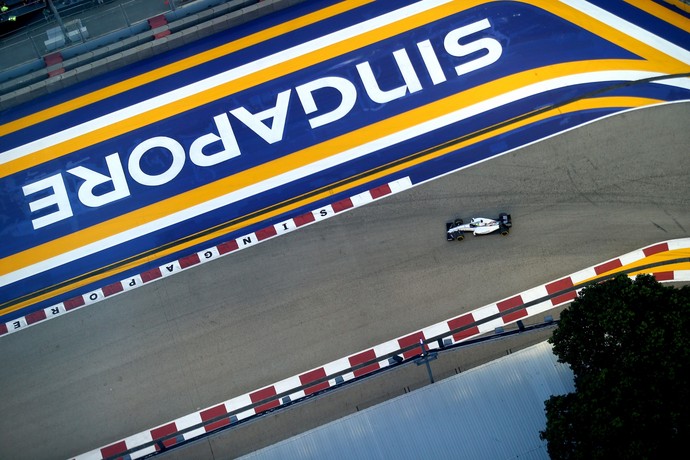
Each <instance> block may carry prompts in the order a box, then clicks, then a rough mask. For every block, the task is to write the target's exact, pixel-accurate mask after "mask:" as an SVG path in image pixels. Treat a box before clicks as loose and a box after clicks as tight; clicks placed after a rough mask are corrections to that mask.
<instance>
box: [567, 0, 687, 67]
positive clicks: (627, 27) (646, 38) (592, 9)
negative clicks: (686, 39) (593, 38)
mask: <svg viewBox="0 0 690 460" xmlns="http://www.w3.org/2000/svg"><path fill="white" fill-rule="evenodd" d="M561 3H565V4H566V5H568V6H570V7H572V8H575V9H576V10H578V11H581V12H582V13H585V14H586V15H588V16H591V17H593V18H594V19H597V20H599V21H601V22H603V23H604V24H606V25H608V26H611V27H613V28H614V29H617V30H619V31H621V32H623V33H624V34H626V35H628V36H630V37H632V38H634V39H636V40H639V41H641V42H642V43H644V44H646V45H649V46H651V47H652V48H656V49H657V50H659V51H661V52H662V53H664V54H667V55H668V56H671V57H673V58H674V59H677V60H679V61H681V62H683V63H685V64H690V51H688V50H686V49H683V48H681V47H680V46H678V45H674V44H673V43H671V42H669V41H668V40H665V39H663V38H661V37H659V36H658V35H655V34H653V33H651V32H649V31H647V30H645V29H643V28H641V27H639V26H636V25H635V24H633V23H631V22H628V21H626V20H625V19H622V18H619V17H618V16H616V15H614V14H612V13H609V12H608V11H606V10H604V9H602V8H599V7H598V6H596V5H592V4H591V3H589V2H586V1H585V0H561Z"/></svg>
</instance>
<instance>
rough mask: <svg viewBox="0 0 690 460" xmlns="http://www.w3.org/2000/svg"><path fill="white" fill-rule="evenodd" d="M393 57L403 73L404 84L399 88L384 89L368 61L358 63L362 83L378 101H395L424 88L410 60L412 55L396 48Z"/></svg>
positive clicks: (379, 102) (370, 95)
mask: <svg viewBox="0 0 690 460" xmlns="http://www.w3.org/2000/svg"><path fill="white" fill-rule="evenodd" d="M393 57H394V58H395V63H396V64H397V65H398V69H399V70H400V73H401V74H402V77H403V80H404V82H405V84H404V85H402V86H398V87H397V88H393V89H389V90H387V91H384V90H382V89H381V87H380V86H379V84H378V82H377V81H376V77H375V76H374V72H373V70H372V69H371V65H370V64H369V63H368V62H363V63H361V64H357V66H356V67H357V72H359V76H360V78H361V79H362V84H363V85H364V89H365V90H366V92H367V95H368V96H369V98H370V99H371V100H372V101H374V102H376V103H378V104H385V103H386V102H390V101H393V100H395V99H400V98H401V97H403V96H405V94H407V92H408V91H409V92H410V93H415V92H417V91H421V90H422V84H421V83H420V82H419V78H418V77H417V72H415V70H414V67H413V66H412V62H411V61H410V56H409V55H408V54H407V51H405V49H404V48H403V49H400V50H396V51H394V52H393Z"/></svg>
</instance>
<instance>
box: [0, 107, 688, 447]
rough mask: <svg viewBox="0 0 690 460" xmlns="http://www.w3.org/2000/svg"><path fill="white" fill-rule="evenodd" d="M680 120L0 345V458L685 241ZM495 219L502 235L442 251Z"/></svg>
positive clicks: (513, 161)
mask: <svg viewBox="0 0 690 460" xmlns="http://www.w3.org/2000/svg"><path fill="white" fill-rule="evenodd" d="M688 115H690V104H687V103H686V104H674V105H669V106H665V107H656V108H649V109H645V110H641V111H636V112H632V113H628V114H623V115H619V116H616V117H613V118H609V119H607V120H604V121H601V122H598V123H596V124H593V125H590V126H588V127H585V128H581V129H578V130H575V131H571V132H569V133H566V134H563V135H561V136H558V137H555V138H553V139H550V140H547V141H544V142H541V143H538V144H536V145H533V146H531V147H529V148H526V149H522V150H519V151H516V152H513V153H510V154H507V155H504V156H502V157H500V158H498V159H495V160H492V161H488V162H486V163H483V164H481V165H477V166H475V167H472V168H469V169H467V170H464V171H461V172H458V173H455V174H452V175H449V176H446V177H444V178H441V179H438V180H436V181H433V182H431V183H428V184H425V185H423V186H420V187H417V188H415V189H412V190H410V191H407V192H404V193H401V194H398V195H395V196H393V197H389V198H386V199H384V200H381V201H379V202H377V203H373V204H371V205H368V206H365V207H363V208H357V209H355V210H353V211H351V212H348V213H346V214H343V215H340V216H338V217H334V218H332V219H329V220H327V221H324V222H321V223H319V224H316V225H313V226H310V227H307V228H305V229H302V230H299V231H297V232H294V233H292V234H289V235H285V236H281V237H279V238H277V239H274V240H271V241H268V242H265V243H262V244H260V245H258V246H256V247H253V248H251V249H247V250H244V251H240V252H238V253H237V254H233V255H231V256H228V257H225V258H222V259H219V260H217V261H215V262H212V263H208V264H204V265H203V266H200V267H198V268H195V269H192V270H188V271H185V272H183V273H180V274H178V275H175V276H173V277H171V278H169V279H165V280H162V281H159V282H156V283H154V284H152V285H151V286H147V287H142V288H139V289H137V290H135V291H132V292H130V293H127V294H124V295H120V296H117V297H115V298H112V299H111V300H108V301H104V302H100V303H98V304H96V305H93V306H89V307H86V308H84V309H81V310H78V311H76V312H74V313H71V314H69V315H66V316H63V317H59V318H57V319H53V320H50V321H47V322H45V323H44V324H40V325H37V326H35V327H32V328H30V329H28V330H26V331H24V332H22V333H17V334H12V335H10V336H7V337H3V338H2V339H0V369H2V372H0V388H1V389H2V392H3V397H2V399H0V458H13V459H22V458H27V459H43V458H66V457H69V456H72V455H76V454H80V453H83V452H86V451H88V450H91V449H94V448H97V447H100V446H102V445H105V444H107V443H110V442H113V441H117V440H119V439H120V438H123V437H125V436H128V435H131V434H134V433H137V432H139V431H142V430H145V429H148V428H151V427H153V426H156V425H158V424H161V423H165V422H167V421H170V420H172V419H175V418H177V417H180V416H182V415H185V414H187V413H190V412H194V411H196V410H198V409H200V408H204V407H208V406H211V405H213V404H216V403H219V402H222V401H224V400H226V399H229V398H231V397H233V396H237V395H240V394H244V393H246V392H249V391H252V390H255V389H258V388H260V387H262V386H265V385H269V384H272V383H274V382H276V381H278V380H281V379H283V378H286V377H289V376H292V375H295V374H298V373H300V372H303V371H306V370H309V369H312V368H314V367H318V366H320V365H322V364H324V363H327V362H330V361H332V360H335V359H338V358H340V357H343V356H347V355H349V354H352V353H355V352H358V351H360V350H363V349H366V348H368V347H371V346H373V345H375V344H378V343H381V342H384V341H386V340H389V339H391V338H395V337H398V336H401V335H404V334H407V333H409V332H412V331H415V330H417V329H419V328H421V327H424V326H426V325H429V324H433V323H436V322H438V321H442V320H445V319H447V318H450V317H453V316H456V315H458V314H461V313H462V312H464V311H468V310H472V309H474V308H477V307H480V306H483V305H485V304H488V303H491V302H493V301H496V300H499V299H502V298H505V297H507V296H510V295H512V294H514V293H516V292H520V291H522V290H525V289H528V288H530V287H533V286H536V285H539V284H542V283H545V282H548V281H551V280H554V279H557V278H558V277H561V276H564V275H567V274H569V273H572V272H574V271H577V270H579V269H581V268H584V267H587V266H591V265H594V264H596V263H598V262H601V261H603V260H606V259H609V258H612V257H616V256H618V255H620V254H623V253H626V252H628V251H631V250H634V249H637V248H639V247H642V246H645V245H648V244H652V243H654V242H657V241H659V240H665V239H671V238H678V237H687V236H689V233H690V198H689V196H688V193H687V191H688V188H687V179H688V177H690V163H689V162H688V161H687V146H688V145H690V133H689V132H688V130H687V129H686V126H685V124H686V123H685V120H687V119H688ZM500 210H507V211H509V212H511V213H512V214H513V219H514V227H513V229H512V231H511V235H510V236H509V237H508V238H501V237H484V238H476V239H475V238H470V239H466V240H465V241H464V242H462V243H452V244H451V243H448V242H446V241H445V238H444V236H443V223H444V222H445V220H446V219H448V218H451V217H454V216H456V215H461V216H469V215H473V214H475V213H481V214H485V213H486V214H490V213H494V212H497V211H500ZM257 447H258V446H257Z"/></svg>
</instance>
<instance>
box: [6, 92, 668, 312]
mask: <svg viewBox="0 0 690 460" xmlns="http://www.w3.org/2000/svg"><path fill="white" fill-rule="evenodd" d="M659 102H661V101H659V100H656V99H647V98H638V97H600V98H594V99H590V100H580V101H575V102H573V103H571V104H568V105H567V106H563V107H559V108H557V109H552V110H549V111H546V112H543V113H540V114H538V115H535V116H533V117H529V118H526V119H522V120H519V121H516V122H514V123H511V124H510V125H506V126H502V127H500V128H497V129H495V130H491V131H490V132H486V133H484V134H482V135H480V136H474V137H472V136H471V135H470V136H468V137H470V138H469V139H468V140H466V141H463V142H460V143H457V144H454V145H452V146H448V147H446V148H443V149H438V150H435V151H433V149H429V153H428V154H426V155H424V156H418V157H415V158H412V159H410V160H408V161H406V162H398V164H397V165H396V166H392V167H389V168H382V170H381V171H380V172H378V173H376V174H373V175H369V176H366V177H364V178H362V179H359V180H356V181H353V182H349V183H347V184H345V185H342V186H339V187H336V188H332V189H329V190H327V191H324V192H322V193H320V194H318V195H315V196H311V197H309V198H308V199H303V200H300V201H298V202H294V203H292V204H286V205H285V206H282V207H280V208H277V209H274V210H273V211H270V212H266V213H261V214H260V215H257V217H255V218H252V219H248V220H246V221H243V222H242V223H240V224H236V225H231V226H229V227H225V228H222V229H219V230H218V231H216V232H213V233H211V234H207V235H199V237H198V238H194V239H190V240H188V241H186V242H185V243H182V244H178V245H175V246H174V247H171V248H168V249H165V250H162V251H159V252H156V254H155V255H152V256H149V257H147V258H145V259H137V260H135V261H134V262H130V263H128V264H126V265H122V266H119V267H117V268H113V269H111V270H108V271H106V272H101V273H94V275H93V276H90V277H88V278H86V279H82V280H80V281H78V282H74V283H72V284H70V285H68V286H65V287H63V288H60V289H56V290H54V291H51V292H50V293H48V294H43V295H40V296H35V297H33V298H31V299H29V300H26V301H23V302H20V303H17V304H15V305H13V306H12V307H8V308H5V309H4V310H0V315H3V314H7V313H11V312H13V311H16V310H19V309H21V308H24V307H26V306H28V305H32V304H34V303H37V302H40V301H42V300H46V299H49V298H51V297H54V296H56V295H59V294H62V293H64V292H68V291H70V290H73V289H77V288H79V287H81V286H85V285H87V284H91V283H94V282H97V281H99V280H101V279H105V278H108V277H110V276H114V275H117V274H118V273H122V272H124V271H126V270H129V269H131V268H135V267H136V266H140V265H143V264H145V263H146V262H149V261H153V260H155V259H158V258H161V257H165V256H166V255H169V254H172V253H174V252H178V251H181V250H184V249H186V248H189V247H191V246H195V245H199V244H203V243H204V242H206V241H210V240H212V239H214V238H217V237H220V236H223V235H224V234H228V233H230V232H234V231H238V230H241V229H242V228H246V227H247V226H249V225H252V224H254V223H257V222H260V221H263V220H267V219H270V218H271V217H274V216H277V215H279V214H282V213H285V212H288V211H290V210H292V209H296V208H299V207H302V206H306V205H308V204H309V203H313V202H316V201H318V200H321V199H323V198H327V197H328V196H330V195H335V194H337V193H340V192H343V191H346V190H348V189H352V188H355V187H357V186H360V185H363V184H365V183H368V182H372V181H374V180H376V179H378V178H381V177H384V176H387V175H389V174H393V173H395V172H398V171H402V170H404V169H406V168H410V167H412V166H415V165H417V164H420V163H423V162H425V161H430V160H432V159H435V158H438V157H441V156H443V155H445V154H447V153H450V152H454V151H456V150H459V149H461V148H464V147H467V146H469V145H473V144H476V143H478V142H481V141H484V140H486V139H489V138H491V137H494V136H497V135H500V134H504V133H506V132H509V131H511V130H514V129H516V128H520V127H523V126H526V125H529V124H532V123H535V122H537V121H541V120H544V119H547V118H550V117H552V116H556V115H560V114H566V113H572V112H578V111H581V110H587V109H596V108H612V107H641V106H645V105H651V104H655V103H659ZM237 220H239V218H238V219H237ZM87 275H88V274H87Z"/></svg>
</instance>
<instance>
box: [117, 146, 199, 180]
mask: <svg viewBox="0 0 690 460" xmlns="http://www.w3.org/2000/svg"><path fill="white" fill-rule="evenodd" d="M155 148H163V149H165V150H167V151H168V152H170V154H171V157H172V161H171V162H170V166H169V167H168V169H167V170H165V171H163V172H161V173H159V174H148V173H146V172H144V171H143V170H142V169H141V159H142V157H143V156H144V154H145V153H146V152H148V151H149V150H151V149H155ZM184 161H185V153H184V148H183V147H182V146H181V145H180V143H179V142H177V141H176V140H175V139H171V138H169V137H163V136H159V137H152V138H151V139H146V140H145V141H144V142H142V143H141V144H139V145H137V146H136V147H135V148H134V150H133V151H132V154H131V155H130V156H129V164H128V169H129V174H130V176H132V179H134V180H135V181H137V182H139V183H140V184H141V185H163V184H167V183H168V182H170V181H171V180H173V179H174V178H175V177H177V175H178V174H179V173H180V171H182V167H183V166H184Z"/></svg>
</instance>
